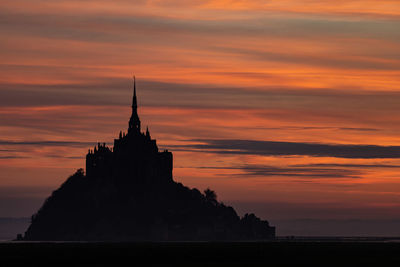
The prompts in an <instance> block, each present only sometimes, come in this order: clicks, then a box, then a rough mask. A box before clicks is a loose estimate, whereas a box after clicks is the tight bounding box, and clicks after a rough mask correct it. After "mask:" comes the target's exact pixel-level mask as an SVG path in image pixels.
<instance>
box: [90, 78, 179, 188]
mask: <svg viewBox="0 0 400 267" xmlns="http://www.w3.org/2000/svg"><path fill="white" fill-rule="evenodd" d="M133 92H134V93H133V100H132V115H131V118H130V120H129V127H128V133H127V134H125V133H122V132H120V134H119V138H118V139H115V140H114V149H113V150H111V149H110V148H108V147H107V146H106V145H105V144H103V145H102V144H100V143H98V146H97V147H95V148H94V149H93V150H89V153H88V154H87V155H86V176H87V177H89V178H93V179H103V178H106V179H109V178H110V177H111V178H112V179H114V180H115V181H116V182H117V183H123V184H127V183H128V184H143V183H152V184H155V183H165V182H171V181H172V164H173V163H172V153H171V152H168V151H163V152H159V151H158V147H157V143H156V140H153V139H151V136H150V132H149V129H148V128H147V129H146V133H142V132H141V127H140V119H139V116H138V112H137V99H136V81H135V80H134V91H133Z"/></svg>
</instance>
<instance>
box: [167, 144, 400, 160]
mask: <svg viewBox="0 0 400 267" xmlns="http://www.w3.org/2000/svg"><path fill="white" fill-rule="evenodd" d="M190 141H192V142H198V143H196V144H188V145H177V146H175V147H177V148H178V149H190V150H191V151H198V152H207V153H215V154H238V155H241V154H242V155H243V154H247V155H261V156H296V155H299V156H312V157H336V158H362V159H373V158H400V146H377V145H350V144H349V145H341V144H318V143H296V142H277V141H259V140H230V139H221V140H207V139H199V140H190ZM171 147H173V146H171Z"/></svg>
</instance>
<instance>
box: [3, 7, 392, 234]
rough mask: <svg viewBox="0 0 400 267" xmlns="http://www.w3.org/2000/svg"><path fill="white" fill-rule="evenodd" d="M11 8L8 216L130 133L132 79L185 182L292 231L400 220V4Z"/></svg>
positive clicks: (27, 211) (36, 202)
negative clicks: (290, 225) (330, 223)
mask: <svg viewBox="0 0 400 267" xmlns="http://www.w3.org/2000/svg"><path fill="white" fill-rule="evenodd" d="M0 2H1V6H2V8H1V10H0V21H1V23H0V33H1V35H0V59H1V60H0V217H21V216H22V217H24V216H30V215H31V214H32V213H33V212H34V211H35V210H36V209H37V208H39V206H40V205H41V204H42V202H43V200H44V198H45V197H46V196H48V195H49V194H50V193H51V191H52V190H54V189H56V188H57V187H58V186H59V185H60V184H61V183H62V182H63V181H64V180H65V179H66V178H67V177H68V176H69V175H71V174H72V173H73V172H74V171H75V170H76V169H77V168H83V167H84V164H85V161H84V157H85V154H86V152H87V150H88V148H90V147H92V146H93V145H94V144H95V143H97V142H107V143H108V144H112V142H113V138H116V137H117V136H118V133H119V131H120V130H126V129H127V126H128V119H129V116H130V104H131V103H130V102H131V97H132V79H131V76H132V74H133V73H134V74H135V75H136V78H137V90H138V91H137V93H138V102H139V116H140V118H141V121H142V124H143V125H144V126H146V125H149V129H150V133H151V135H152V137H153V138H156V139H157V142H158V144H159V146H160V148H162V149H164V148H167V149H169V150H171V151H172V152H173V153H174V179H175V180H176V181H180V182H182V183H184V184H185V185H188V186H190V187H198V188H199V189H205V188H206V187H208V186H209V187H210V188H212V189H213V190H215V191H216V192H217V195H218V199H220V200H222V201H223V202H225V203H227V204H232V205H234V207H235V208H237V210H238V211H239V213H243V212H244V211H250V212H256V213H257V215H259V216H260V217H262V218H264V219H269V220H270V221H271V223H272V224H275V225H276V226H277V232H278V234H288V233H290V231H286V232H284V231H283V232H279V231H280V230H279V222H281V221H288V220H289V221H290V220H292V221H299V220H300V221H301V222H302V223H303V224H304V221H305V220H306V222H307V220H314V221H313V222H321V223H320V224H323V222H324V221H326V220H342V221H346V220H348V221H352V222H354V220H361V221H365V222H366V221H368V222H373V223H374V224H373V225H374V226H371V228H370V230H366V231H370V232H369V233H370V234H380V232H379V229H380V228H381V227H382V226H383V225H384V224H385V222H395V221H396V220H397V221H400V177H399V172H400V134H399V132H400V104H399V100H400V90H399V89H400V31H399V30H398V29H400V3H399V2H398V1H386V0H382V1H369V0H363V1H361V0H360V1H352V0H347V1H313V0H308V1H301V3H300V1H294V0H284V1H283V0H279V1H278V0H271V1H257V0H252V1H250V0H249V1H223V0H214V1H174V0H172V1H169V0H167V1H166V0H163V1H125V0H117V1H96V2H95V3H94V2H93V1H82V0H80V1H64V0H60V1H49V0H36V1H29V0H13V1H9V0H1V1H0ZM379 222H382V223H381V224H380V223H379ZM392 228H393V227H392ZM371 229H372V230H371ZM374 231H375V232H374ZM393 231H397V232H390V234H396V233H397V234H400V230H393ZM302 233H304V234H307V233H306V232H304V231H303V232H302ZM326 234H329V233H326Z"/></svg>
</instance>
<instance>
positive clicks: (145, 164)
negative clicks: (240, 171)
mask: <svg viewBox="0 0 400 267" xmlns="http://www.w3.org/2000/svg"><path fill="white" fill-rule="evenodd" d="M172 166H173V162H172V153H171V152H168V151H163V152H159V151H158V147H157V144H156V140H153V139H151V137H150V133H149V130H148V129H147V130H146V133H145V134H144V133H142V132H141V124H140V119H139V116H138V113H137V100H136V83H135V82H134V94H133V102H132V115H131V118H130V120H129V127H128V132H127V133H122V132H120V134H119V138H118V139H115V140H114V147H113V148H111V149H110V148H109V147H107V146H106V144H100V143H99V144H98V145H97V146H96V147H95V148H94V149H93V150H89V152H88V154H87V155H86V175H85V174H84V173H83V170H82V169H80V170H78V171H77V172H76V173H75V174H74V175H72V176H71V177H69V178H68V179H67V181H66V182H64V184H62V185H61V187H60V188H59V189H57V190H56V191H54V192H53V194H52V195H51V196H50V197H49V198H48V199H47V200H46V201H45V203H44V204H43V206H42V207H41V208H40V209H39V211H38V212H37V213H36V214H35V215H33V216H32V222H31V225H30V226H29V228H28V230H27V231H26V232H25V236H24V237H23V239H25V240H64V241H68V240H71V241H72V240H76V241H78V240H108V241H132V240H151V241H161V240H262V239H270V238H274V237H275V227H271V226H269V224H268V222H267V221H262V220H260V219H259V218H257V217H256V216H255V215H254V214H250V215H249V214H246V215H245V216H244V217H243V218H240V217H239V216H238V215H237V214H236V212H235V210H234V209H233V208H232V207H229V206H225V205H224V204H222V203H219V202H218V201H217V200H216V195H215V193H214V192H213V191H211V190H206V191H205V192H204V194H202V193H201V192H200V191H199V190H197V189H195V188H194V189H189V188H187V187H185V186H183V185H182V184H181V183H176V182H174V181H173V179H172Z"/></svg>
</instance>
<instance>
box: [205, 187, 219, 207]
mask: <svg viewBox="0 0 400 267" xmlns="http://www.w3.org/2000/svg"><path fill="white" fill-rule="evenodd" d="M204 195H205V197H206V200H207V201H208V202H210V203H212V204H216V203H217V194H216V193H215V191H213V190H211V189H210V188H207V189H206V190H204Z"/></svg>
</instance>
